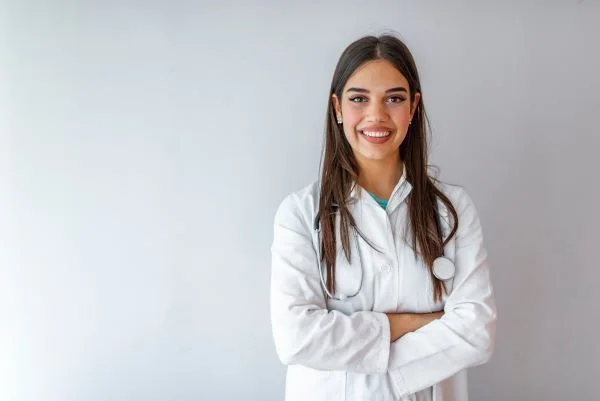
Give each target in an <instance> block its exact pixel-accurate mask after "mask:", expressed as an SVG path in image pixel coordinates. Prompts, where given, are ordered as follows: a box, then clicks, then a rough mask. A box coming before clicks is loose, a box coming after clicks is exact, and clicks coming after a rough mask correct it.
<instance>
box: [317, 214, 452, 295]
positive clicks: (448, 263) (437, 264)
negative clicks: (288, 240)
mask: <svg viewBox="0 0 600 401" xmlns="http://www.w3.org/2000/svg"><path fill="white" fill-rule="evenodd" d="M334 207H336V205H335V204H334ZM439 217H440V216H439V213H438V222H439V224H438V225H439V226H440V227H443V226H442V225H441V221H439V220H440V219H439ZM313 229H314V231H315V232H316V233H317V235H316V237H317V243H316V246H315V248H316V251H317V266H318V268H319V279H320V281H321V287H322V288H323V290H324V291H325V294H326V295H327V296H328V297H329V298H331V299H334V300H336V301H346V300H348V299H350V298H354V297H356V296H357V295H358V293H359V292H360V290H361V289H362V286H363V280H364V274H365V271H364V267H363V258H362V254H361V251H360V246H359V240H358V237H359V236H360V237H362V235H360V234H359V233H358V230H357V229H356V227H355V226H352V236H353V237H354V242H355V246H356V249H357V252H358V260H359V264H360V281H359V283H358V288H357V289H356V291H354V292H353V293H351V294H339V295H336V294H335V291H334V293H333V294H332V293H331V292H330V291H329V290H328V289H327V284H326V283H325V277H324V276H323V264H322V260H321V221H320V214H319V212H317V214H316V216H315V219H314V222H313ZM455 272H456V266H455V264H454V262H452V260H450V259H449V258H448V257H446V249H445V248H444V256H439V257H437V258H436V259H435V260H434V261H433V275H434V276H435V277H436V278H437V279H438V280H442V281H445V282H447V280H450V279H452V278H453V277H454V274H455ZM448 290H450V289H448Z"/></svg>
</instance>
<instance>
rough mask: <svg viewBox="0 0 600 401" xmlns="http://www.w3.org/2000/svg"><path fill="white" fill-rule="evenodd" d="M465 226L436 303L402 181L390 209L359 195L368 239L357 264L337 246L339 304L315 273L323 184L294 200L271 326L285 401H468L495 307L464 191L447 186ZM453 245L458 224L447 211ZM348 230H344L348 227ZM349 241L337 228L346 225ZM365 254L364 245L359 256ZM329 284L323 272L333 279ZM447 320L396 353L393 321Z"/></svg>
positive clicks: (284, 209) (282, 214) (408, 337)
mask: <svg viewBox="0 0 600 401" xmlns="http://www.w3.org/2000/svg"><path fill="white" fill-rule="evenodd" d="M439 188H440V189H441V190H442V191H443V192H444V194H446V196H448V198H449V199H450V201H451V202H452V204H453V205H454V207H455V208H456V210H457V212H458V215H459V229H458V232H457V235H456V236H455V237H454V239H453V240H452V241H450V243H449V244H448V245H447V246H446V248H445V250H444V251H445V256H446V257H448V258H449V259H451V260H452V261H453V262H454V264H455V265H456V272H455V275H454V277H453V279H450V280H448V281H447V283H446V284H447V286H448V288H449V289H450V293H449V295H445V296H444V297H443V300H442V302H440V303H434V302H433V295H432V294H433V287H432V283H431V279H430V278H429V272H428V270H427V268H426V265H425V264H424V262H423V260H422V259H421V258H419V257H416V256H415V253H414V252H413V250H412V248H411V246H410V244H409V243H407V242H408V241H407V235H406V227H407V225H406V221H407V218H408V208H407V202H406V200H407V196H408V195H409V193H410V191H411V189H412V186H411V185H410V183H409V182H408V181H407V180H406V174H404V175H403V176H402V178H401V179H400V181H399V182H398V184H397V185H396V187H395V189H394V191H393V193H392V195H391V197H390V200H389V203H388V207H387V209H386V210H384V209H383V208H381V206H379V205H378V204H377V203H376V201H375V200H374V199H373V198H372V197H371V196H370V195H369V194H368V193H367V192H366V191H365V190H364V189H362V188H361V187H360V186H358V185H357V186H355V189H354V190H353V191H352V194H351V199H350V211H351V213H352V215H353V216H354V218H355V220H356V224H357V227H358V229H359V230H360V231H361V232H362V233H363V234H364V235H365V236H366V238H368V239H369V240H370V241H371V242H372V243H373V244H374V245H375V246H376V247H377V248H378V249H379V250H381V253H379V252H377V251H376V250H374V249H372V248H371V247H370V246H369V245H368V244H367V243H366V242H365V241H364V240H362V239H359V240H358V243H357V242H354V240H353V238H354V237H353V236H351V237H350V238H351V242H350V243H351V247H352V255H351V261H352V263H350V262H348V261H347V260H346V258H345V256H344V254H343V252H342V250H341V244H340V240H339V235H338V250H339V252H338V257H337V260H336V263H337V267H336V294H339V293H343V294H348V295H349V294H352V293H354V292H355V291H356V289H357V287H358V283H359V282H360V274H361V269H360V266H359V264H360V261H359V260H360V258H359V255H358V254H357V250H356V249H355V248H356V246H360V250H361V252H360V255H361V256H362V263H363V266H362V269H364V278H363V284H362V287H361V290H360V292H359V294H358V296H356V297H353V298H350V299H348V300H345V301H336V300H332V299H326V297H325V295H324V291H323V289H322V286H321V284H320V279H319V270H318V265H317V254H316V246H317V237H316V231H315V230H314V219H315V214H316V211H317V210H318V208H317V205H318V185H317V183H314V184H312V185H310V186H308V187H306V188H304V189H302V190H300V191H298V192H295V193H292V194H290V195H289V196H287V197H286V198H285V199H284V200H283V202H282V203H281V205H280V206H279V208H278V210H277V213H276V215H275V227H274V239H273V245H272V249H271V251H272V267H271V322H272V329H273V335H274V340H275V348H276V351H277V354H278V356H279V358H280V359H281V361H282V362H283V363H284V364H286V365H288V370H287V378H286V396H285V399H286V401H354V400H357V401H358V400H360V401H388V400H389V401H392V400H427V399H432V400H433V401H465V400H467V399H468V396H467V380H466V370H465V369H466V368H468V367H471V366H475V365H479V364H482V363H485V362H486V361H488V360H489V358H490V356H491V354H492V352H493V347H494V337H495V326H496V307H495V302H494V296H493V290H492V285H491V283H490V274H489V268H488V263H487V253H486V251H485V249H484V247H483V236H482V231H481V226H480V223H479V218H478V215H477V211H476V209H475V207H474V205H473V202H472V201H471V199H470V197H469V196H468V195H467V194H466V192H465V191H464V190H463V189H462V188H460V187H456V186H450V185H447V184H439ZM439 205H440V216H441V217H442V222H443V225H445V228H444V230H445V234H444V235H448V233H449V230H450V227H449V221H450V218H449V217H448V213H447V211H446V209H445V208H444V207H443V204H442V203H441V202H440V203H439ZM338 223H339V222H338ZM338 230H339V224H338ZM357 244H358V245H357ZM323 271H324V274H325V273H326V269H325V267H324V268H323ZM442 309H443V310H444V316H443V317H442V318H441V319H438V320H435V321H433V322H431V323H429V324H427V325H425V326H423V327H422V328H420V329H418V330H416V331H415V332H411V333H408V334H405V335H404V336H402V337H401V338H400V339H399V340H397V341H395V342H393V343H391V344H390V327H389V321H388V319H387V317H386V315H385V314H384V312H418V313H422V312H431V311H436V310H442Z"/></svg>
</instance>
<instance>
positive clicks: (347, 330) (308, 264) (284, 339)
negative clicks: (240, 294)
mask: <svg viewBox="0 0 600 401" xmlns="http://www.w3.org/2000/svg"><path fill="white" fill-rule="evenodd" d="M301 205H302V202H301V201H300V200H299V199H297V198H296V196H295V195H290V196H288V197H287V198H286V199H285V200H284V201H283V202H282V204H281V205H280V207H279V208H278V210H277V213H276V215H275V227H274V239H273V244H272V248H271V254H272V265H271V324H272V329H273V336H274V340H275V348H276V351H277V354H278V356H279V358H280V359H281V361H282V362H283V363H284V364H286V365H292V364H300V365H304V366H307V367H311V368H313V369H319V370H345V371H352V372H360V373H381V374H386V372H387V367H388V357H389V351H390V327H389V320H388V318H387V316H386V315H385V314H384V313H379V312H372V311H360V312H355V313H353V314H351V315H346V314H344V313H342V312H339V311H336V310H327V306H326V302H325V296H324V292H323V290H322V287H321V284H320V278H319V271H318V266H317V254H316V251H315V248H314V245H313V239H312V232H311V229H312V227H311V226H312V224H311V223H309V221H308V220H309V219H310V217H309V216H308V214H307V215H306V216H303V214H304V213H306V212H305V211H303V207H302V206H301Z"/></svg>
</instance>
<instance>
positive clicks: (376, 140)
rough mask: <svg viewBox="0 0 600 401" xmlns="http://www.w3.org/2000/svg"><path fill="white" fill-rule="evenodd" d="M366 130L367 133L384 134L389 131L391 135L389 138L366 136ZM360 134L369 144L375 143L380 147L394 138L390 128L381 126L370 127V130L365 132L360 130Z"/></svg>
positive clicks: (367, 129)
mask: <svg viewBox="0 0 600 401" xmlns="http://www.w3.org/2000/svg"><path fill="white" fill-rule="evenodd" d="M365 130H366V131H375V132H384V131H387V132H389V133H390V134H389V135H387V136H384V137H376V136H368V135H365V134H364V132H363V131H365ZM358 133H359V135H360V136H361V138H364V139H365V140H366V141H367V142H370V143H374V144H377V145H380V144H382V143H385V142H387V141H389V140H390V139H391V138H392V136H393V133H392V130H391V129H390V128H387V127H382V126H380V125H378V126H372V127H368V128H365V129H364V130H359V131H358Z"/></svg>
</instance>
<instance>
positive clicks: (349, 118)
mask: <svg viewBox="0 0 600 401" xmlns="http://www.w3.org/2000/svg"><path fill="white" fill-rule="evenodd" d="M343 113H344V124H346V126H347V127H348V128H350V129H352V130H353V129H354V128H355V127H356V125H357V124H358V123H359V122H360V120H361V119H362V117H363V112H362V110H361V109H359V108H357V107H347V108H346V109H345V110H344V112H343Z"/></svg>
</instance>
